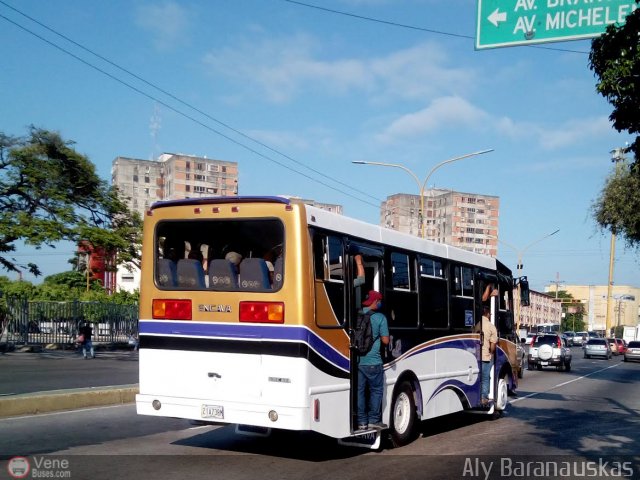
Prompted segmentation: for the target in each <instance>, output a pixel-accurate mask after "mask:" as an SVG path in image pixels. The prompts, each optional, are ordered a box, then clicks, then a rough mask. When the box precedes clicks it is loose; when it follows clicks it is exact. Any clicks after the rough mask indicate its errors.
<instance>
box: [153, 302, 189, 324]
mask: <svg viewBox="0 0 640 480" xmlns="http://www.w3.org/2000/svg"><path fill="white" fill-rule="evenodd" d="M153 318H155V319H157V320H191V300H166V299H161V298H156V299H154V300H153Z"/></svg>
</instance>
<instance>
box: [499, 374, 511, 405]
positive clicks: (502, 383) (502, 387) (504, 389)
mask: <svg viewBox="0 0 640 480" xmlns="http://www.w3.org/2000/svg"><path fill="white" fill-rule="evenodd" d="M508 402H509V387H508V385H507V377H506V375H505V376H504V377H502V378H501V379H500V380H499V381H498V388H497V389H496V410H504V409H505V408H507V403H508Z"/></svg>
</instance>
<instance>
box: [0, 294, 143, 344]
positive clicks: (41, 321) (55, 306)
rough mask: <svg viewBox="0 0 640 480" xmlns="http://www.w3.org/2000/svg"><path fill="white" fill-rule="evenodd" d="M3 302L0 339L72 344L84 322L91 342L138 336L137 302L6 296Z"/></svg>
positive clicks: (26, 342) (121, 339)
mask: <svg viewBox="0 0 640 480" xmlns="http://www.w3.org/2000/svg"><path fill="white" fill-rule="evenodd" d="M6 306H7V315H6V318H5V319H4V322H3V323H4V324H3V325H2V326H1V327H2V328H1V330H0V342H9V343H16V344H50V343H58V344H72V343H74V341H75V338H76V336H77V335H78V329H79V328H80V326H81V325H82V324H83V323H85V322H87V323H89V324H91V326H92V327H93V342H94V343H116V342H128V341H129V339H130V338H131V337H134V338H137V337H138V306H137V305H116V304H110V303H100V302H79V301H74V302H30V301H28V300H25V299H22V298H6Z"/></svg>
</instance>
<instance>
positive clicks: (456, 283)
mask: <svg viewBox="0 0 640 480" xmlns="http://www.w3.org/2000/svg"><path fill="white" fill-rule="evenodd" d="M453 294H454V295H456V296H458V297H460V296H462V267H459V266H456V267H455V268H454V269H453Z"/></svg>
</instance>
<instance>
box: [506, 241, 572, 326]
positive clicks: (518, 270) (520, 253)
mask: <svg viewBox="0 0 640 480" xmlns="http://www.w3.org/2000/svg"><path fill="white" fill-rule="evenodd" d="M559 231H560V229H557V230H556V231H555V232H551V233H548V234H547V235H545V236H543V237H540V238H539V239H537V240H535V241H533V242H531V243H530V244H529V245H527V246H526V247H524V248H523V249H521V250H518V249H517V248H516V247H514V246H513V245H510V244H508V243H507V242H505V241H503V240H500V239H498V242H500V243H502V244H504V245H506V246H507V247H509V248H511V249H513V251H515V252H516V255H517V256H518V263H517V264H516V278H517V279H518V284H517V295H518V299H517V302H516V332H517V333H518V335H520V289H521V285H520V280H521V278H522V267H523V265H522V256H523V255H524V253H525V252H526V251H527V250H529V248H531V247H533V246H534V245H535V244H537V243H540V242H541V241H542V240H545V239H547V238H549V237H550V236H552V235H555V234H556V233H558V232H559Z"/></svg>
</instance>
